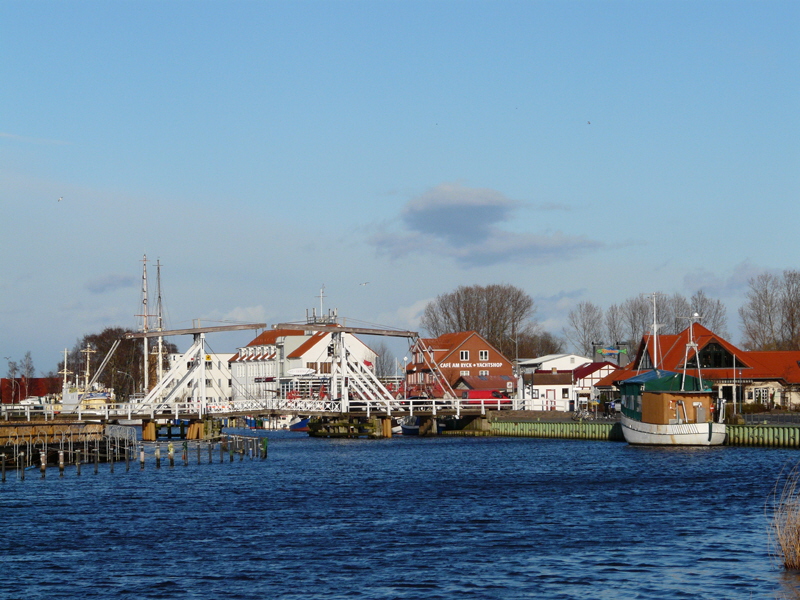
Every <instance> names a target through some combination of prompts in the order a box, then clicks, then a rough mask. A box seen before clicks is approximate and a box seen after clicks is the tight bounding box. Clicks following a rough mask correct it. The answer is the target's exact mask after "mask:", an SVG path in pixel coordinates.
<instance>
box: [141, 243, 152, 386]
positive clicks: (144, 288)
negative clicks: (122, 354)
mask: <svg viewBox="0 0 800 600" xmlns="http://www.w3.org/2000/svg"><path fill="white" fill-rule="evenodd" d="M138 316H140V317H142V333H147V331H148V319H149V317H150V315H149V314H148V313H147V254H145V255H144V258H142V314H141V315H138ZM147 339H148V338H147V336H145V337H143V338H142V355H143V358H144V390H143V391H144V393H145V394H146V393H147V392H148V390H149V389H150V382H149V377H148V371H149V370H150V362H149V360H148V356H147V355H148V354H149V350H150V349H149V345H150V344H149V343H148V341H147Z"/></svg>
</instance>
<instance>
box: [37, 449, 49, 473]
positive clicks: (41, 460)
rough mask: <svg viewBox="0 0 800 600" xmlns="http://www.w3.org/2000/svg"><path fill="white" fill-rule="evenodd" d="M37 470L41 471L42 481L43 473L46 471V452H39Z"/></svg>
mask: <svg viewBox="0 0 800 600" xmlns="http://www.w3.org/2000/svg"><path fill="white" fill-rule="evenodd" d="M39 463H40V466H39V469H41V471H42V479H44V472H45V471H46V470H47V451H46V450H40V451H39Z"/></svg>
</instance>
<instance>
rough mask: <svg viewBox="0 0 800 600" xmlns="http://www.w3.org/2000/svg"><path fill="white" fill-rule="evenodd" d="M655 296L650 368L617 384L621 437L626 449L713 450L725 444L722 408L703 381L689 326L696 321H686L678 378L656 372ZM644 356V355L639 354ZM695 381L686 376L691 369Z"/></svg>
mask: <svg viewBox="0 0 800 600" xmlns="http://www.w3.org/2000/svg"><path fill="white" fill-rule="evenodd" d="M655 296H656V295H655V294H654V295H653V330H652V334H651V336H650V339H651V340H652V341H653V346H652V365H654V366H653V368H652V369H649V370H646V371H644V372H642V373H639V374H637V375H635V376H633V377H630V378H628V379H625V380H623V381H618V382H617V387H618V388H619V390H620V395H621V397H622V415H621V422H622V434H623V436H624V437H625V440H626V441H627V442H628V443H629V444H634V445H646V446H719V445H721V444H723V443H724V442H725V434H726V431H725V423H724V421H723V420H724V418H725V414H724V412H725V411H724V408H725V404H724V402H721V401H720V400H719V399H718V398H716V397H715V395H714V392H713V389H712V386H711V383H710V382H708V381H704V380H703V378H702V373H701V370H700V356H699V353H698V349H697V344H696V343H695V341H694V336H693V326H694V323H695V321H697V320H699V318H700V316H699V315H698V314H697V313H694V314H693V315H692V316H691V317H687V318H688V319H689V338H688V342H687V344H686V352H685V354H684V360H683V372H682V373H676V372H671V371H663V370H660V369H659V368H658V365H659V362H658V342H657V339H658V337H657V332H658V327H659V325H658V324H657V323H656V308H655V307H656V297H655ZM645 354H646V353H645ZM692 362H693V363H694V368H696V370H697V377H693V376H691V375H688V374H687V368H688V367H689V365H690V364H691V363H692Z"/></svg>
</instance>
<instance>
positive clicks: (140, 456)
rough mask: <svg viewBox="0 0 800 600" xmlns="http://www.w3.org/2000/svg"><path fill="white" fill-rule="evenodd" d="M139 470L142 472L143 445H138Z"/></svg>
mask: <svg viewBox="0 0 800 600" xmlns="http://www.w3.org/2000/svg"><path fill="white" fill-rule="evenodd" d="M139 470H141V471H143V470H144V444H140V445H139Z"/></svg>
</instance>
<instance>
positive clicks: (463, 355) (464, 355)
mask: <svg viewBox="0 0 800 600" xmlns="http://www.w3.org/2000/svg"><path fill="white" fill-rule="evenodd" d="M459 358H460V359H461V360H469V350H462V351H461V352H460V353H459Z"/></svg>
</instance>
